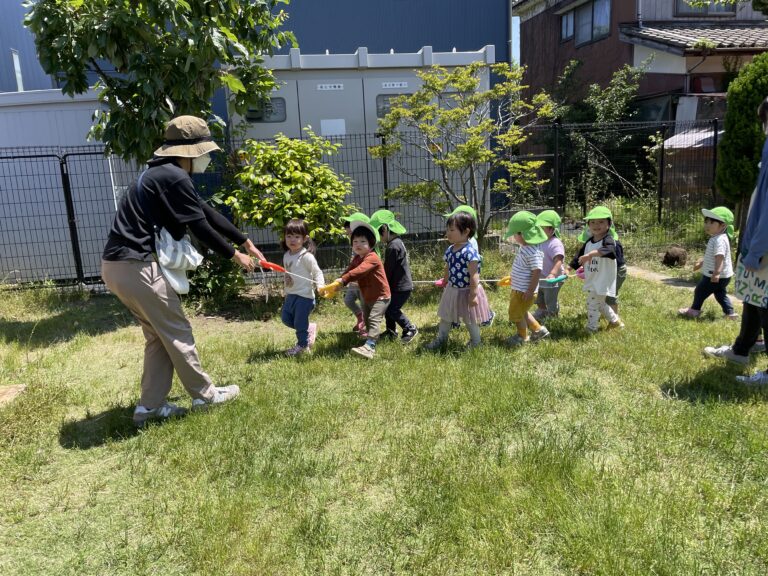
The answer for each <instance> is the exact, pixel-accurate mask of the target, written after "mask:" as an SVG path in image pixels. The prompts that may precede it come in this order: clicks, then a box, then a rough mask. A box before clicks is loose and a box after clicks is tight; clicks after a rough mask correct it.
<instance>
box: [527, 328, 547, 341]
mask: <svg viewBox="0 0 768 576" xmlns="http://www.w3.org/2000/svg"><path fill="white" fill-rule="evenodd" d="M544 338H549V330H547V327H546V326H542V327H541V328H539V329H538V330H536V331H535V332H531V342H538V341H539V340H543V339H544Z"/></svg>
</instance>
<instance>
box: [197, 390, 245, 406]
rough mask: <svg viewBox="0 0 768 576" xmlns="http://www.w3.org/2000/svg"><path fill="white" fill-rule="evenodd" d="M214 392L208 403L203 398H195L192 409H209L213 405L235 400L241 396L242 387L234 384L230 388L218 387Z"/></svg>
mask: <svg viewBox="0 0 768 576" xmlns="http://www.w3.org/2000/svg"><path fill="white" fill-rule="evenodd" d="M214 390H215V391H214V393H213V398H211V399H210V400H208V401H205V400H203V399H202V398H195V399H194V400H192V409H193V410H199V409H203V408H208V406H211V405H213V404H221V403H223V402H227V401H229V400H234V399H235V398H237V397H238V396H239V395H240V386H238V385H237V384H232V385H230V386H217V387H215V388H214Z"/></svg>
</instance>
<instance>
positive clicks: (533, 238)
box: [505, 210, 547, 244]
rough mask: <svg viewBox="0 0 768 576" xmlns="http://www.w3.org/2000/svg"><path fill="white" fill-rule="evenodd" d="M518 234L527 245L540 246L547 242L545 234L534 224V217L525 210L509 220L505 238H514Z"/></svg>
mask: <svg viewBox="0 0 768 576" xmlns="http://www.w3.org/2000/svg"><path fill="white" fill-rule="evenodd" d="M518 232H519V233H520V234H521V235H522V237H523V240H525V241H526V242H528V244H541V243H542V242H546V241H547V234H546V232H544V230H542V229H541V226H539V225H538V224H536V216H535V215H533V214H531V213H530V212H527V211H525V210H521V211H520V212H518V213H517V214H515V215H514V216H512V218H510V219H509V224H508V225H507V235H506V236H505V238H509V237H510V236H514V235H515V234H517V233H518Z"/></svg>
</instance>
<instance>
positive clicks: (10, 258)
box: [0, 121, 722, 283]
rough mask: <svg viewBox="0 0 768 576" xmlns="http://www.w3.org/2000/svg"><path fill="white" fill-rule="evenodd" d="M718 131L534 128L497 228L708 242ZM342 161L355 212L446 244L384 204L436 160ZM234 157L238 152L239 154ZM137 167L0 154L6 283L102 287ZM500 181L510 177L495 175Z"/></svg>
mask: <svg viewBox="0 0 768 576" xmlns="http://www.w3.org/2000/svg"><path fill="white" fill-rule="evenodd" d="M721 126H722V125H721V124H720V123H718V122H717V121H706V122H692V123H685V124H682V123H654V124H645V123H627V124H611V125H591V124H590V125H560V124H554V125H549V126H538V127H536V128H535V129H533V130H532V131H531V132H530V134H529V138H528V141H527V142H526V143H525V144H524V145H523V146H522V148H521V153H520V154H519V155H518V156H517V157H515V158H513V160H518V161H521V162H522V161H526V160H531V159H535V160H540V161H541V162H542V164H541V167H540V168H539V169H538V175H539V178H540V181H541V182H540V184H539V185H538V187H537V188H536V189H535V190H533V191H532V192H530V191H529V192H527V193H526V194H525V195H523V194H522V192H520V191H517V190H515V189H514V183H513V190H512V192H511V200H510V197H507V196H505V195H504V194H499V193H496V194H494V195H493V196H492V198H491V204H492V205H493V206H494V209H495V210H496V212H497V217H496V218H495V219H494V221H493V226H492V227H496V228H502V226H503V223H504V221H505V220H506V219H507V218H508V217H509V215H510V214H511V213H513V212H514V211H515V210H518V209H520V208H523V207H525V208H528V209H534V210H536V209H544V208H554V209H556V210H558V211H559V212H560V213H561V214H563V215H564V221H565V228H566V233H567V232H568V231H575V230H576V229H578V228H579V226H580V225H581V219H582V218H583V216H584V214H585V213H586V211H587V210H588V208H589V207H591V206H592V205H594V204H596V203H607V204H609V205H610V206H611V208H612V209H613V211H614V219H615V221H616V224H617V227H618V229H619V231H620V233H622V234H623V235H624V238H625V239H626V240H627V241H628V243H629V244H633V243H634V245H636V246H641V245H642V246H645V247H650V248H658V247H661V246H664V245H667V244H672V243H677V244H682V245H697V244H699V243H701V242H703V239H704V236H703V232H702V226H701V217H700V209H701V208H702V207H711V206H713V205H716V204H719V203H721V202H722V201H721V199H719V198H718V196H717V193H716V190H715V185H714V174H715V171H716V168H717V141H718V139H719V138H721V137H722V130H721ZM332 140H333V141H336V142H338V143H339V144H341V148H340V150H339V153H338V154H336V155H333V156H331V157H329V158H327V159H326V160H327V161H328V163H329V164H330V165H331V166H332V167H333V168H334V169H335V170H336V171H337V172H339V173H342V174H344V175H346V176H347V177H349V178H350V179H351V180H352V182H353V193H352V196H351V197H350V199H349V202H350V203H354V204H356V205H358V206H359V207H360V208H361V209H362V210H363V211H365V212H368V213H370V212H372V211H374V210H377V209H379V208H384V207H386V208H389V209H390V210H392V211H394V212H395V213H397V214H398V218H399V220H400V221H401V222H402V223H403V224H404V225H405V227H406V228H407V229H408V231H409V235H408V238H407V239H408V240H410V241H412V242H418V241H422V240H425V239H432V240H433V239H434V238H436V237H437V236H439V235H440V234H442V232H443V229H444V220H443V218H442V217H440V216H439V214H436V213H435V212H433V211H430V210H429V209H427V208H425V207H424V206H422V205H419V204H417V203H406V202H403V201H401V200H396V199H393V198H389V197H388V196H387V195H386V191H387V190H391V189H393V188H395V187H396V186H397V185H398V184H400V183H405V182H415V181H417V180H418V179H436V178H438V177H439V176H440V175H439V173H438V169H437V168H436V166H435V165H434V164H433V162H432V161H431V159H430V158H429V155H428V154H427V153H426V152H424V151H423V150H420V149H418V148H416V147H407V148H404V149H403V150H402V151H401V152H400V153H399V155H398V156H396V157H391V158H388V159H377V158H374V157H372V156H371V155H370V153H369V151H368V150H369V148H370V147H371V146H374V145H377V144H381V143H382V141H381V138H380V137H379V136H378V135H375V134H354V135H348V136H343V137H334V138H332ZM234 147H235V148H236V146H234ZM138 172H139V167H138V166H136V165H133V164H130V163H125V162H123V161H121V160H119V159H117V158H114V157H105V156H104V155H103V149H102V148H101V147H98V146H88V147H78V148H66V149H62V148H12V149H9V148H5V149H0V283H24V282H35V281H41V280H53V281H56V282H60V283H76V282H77V283H82V282H98V281H99V268H100V255H101V251H102V248H103V245H104V242H105V240H106V236H107V233H108V230H109V227H110V224H111V222H112V218H113V216H114V212H115V208H116V206H117V202H118V201H119V198H120V196H121V194H122V193H124V192H125V190H126V189H127V187H128V186H129V185H130V183H131V182H132V181H134V180H135V179H136V177H137V175H138ZM493 176H494V177H503V176H504V175H503V174H496V175H493ZM195 178H196V180H197V184H198V185H199V187H200V189H201V190H202V191H203V192H202V193H203V195H210V194H211V193H213V192H214V191H215V190H216V189H218V188H219V187H220V186H222V185H225V184H224V182H226V179H225V178H224V177H223V175H222V174H221V173H219V172H216V171H215V170H214V171H213V172H209V173H206V174H205V175H200V176H197V175H196V176H195ZM249 233H250V235H251V237H252V238H253V240H254V242H256V243H257V245H260V246H263V247H265V248H266V249H267V250H269V249H272V250H276V249H277V243H278V236H277V234H276V233H275V232H273V231H271V230H263V229H259V230H249Z"/></svg>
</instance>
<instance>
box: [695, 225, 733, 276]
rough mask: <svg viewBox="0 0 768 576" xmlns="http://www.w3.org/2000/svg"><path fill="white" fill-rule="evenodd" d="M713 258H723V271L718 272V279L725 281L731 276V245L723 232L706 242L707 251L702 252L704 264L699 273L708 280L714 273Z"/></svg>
mask: <svg viewBox="0 0 768 576" xmlns="http://www.w3.org/2000/svg"><path fill="white" fill-rule="evenodd" d="M715 256H722V257H723V269H722V270H721V271H720V278H723V279H725V278H730V277H731V276H733V263H732V262H731V243H730V241H729V240H728V234H726V233H725V232H723V233H722V234H715V235H714V236H712V237H711V238H710V239H709V242H707V249H706V250H705V251H704V264H703V265H702V267H701V273H702V274H703V275H704V276H706V277H707V278H710V277H711V276H712V274H713V273H714V271H715Z"/></svg>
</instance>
